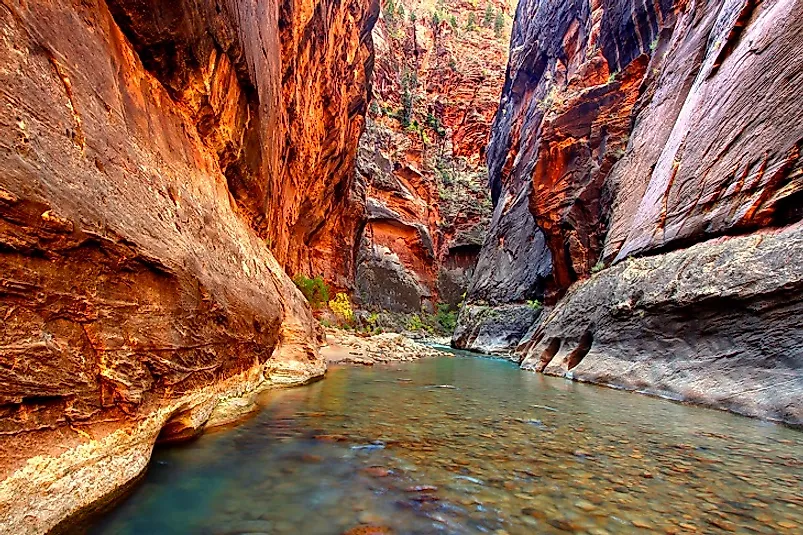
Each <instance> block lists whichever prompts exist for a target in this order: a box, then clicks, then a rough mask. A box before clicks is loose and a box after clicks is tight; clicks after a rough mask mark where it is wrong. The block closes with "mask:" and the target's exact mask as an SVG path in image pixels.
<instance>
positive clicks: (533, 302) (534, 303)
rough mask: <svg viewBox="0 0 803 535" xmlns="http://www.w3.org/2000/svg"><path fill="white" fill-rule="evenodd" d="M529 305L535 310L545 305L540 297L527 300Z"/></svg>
mask: <svg viewBox="0 0 803 535" xmlns="http://www.w3.org/2000/svg"><path fill="white" fill-rule="evenodd" d="M527 306H528V307H530V308H531V309H533V310H541V309H542V308H543V307H544V305H542V304H541V301H539V300H538V299H529V300H528V301H527Z"/></svg>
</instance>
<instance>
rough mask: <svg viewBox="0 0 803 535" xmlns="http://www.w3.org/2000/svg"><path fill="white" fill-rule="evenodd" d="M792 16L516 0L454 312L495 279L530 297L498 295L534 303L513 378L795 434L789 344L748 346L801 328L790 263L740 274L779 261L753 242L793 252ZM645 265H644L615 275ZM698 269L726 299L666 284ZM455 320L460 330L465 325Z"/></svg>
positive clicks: (799, 42) (781, 7) (795, 360)
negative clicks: (682, 403) (751, 421)
mask: <svg viewBox="0 0 803 535" xmlns="http://www.w3.org/2000/svg"><path fill="white" fill-rule="evenodd" d="M801 17H803V2H800V1H799V0H783V1H778V2H772V3H758V2H753V1H750V0H734V1H730V2H707V1H704V0H700V1H688V2H674V3H673V2H671V1H661V2H651V3H650V2H648V3H640V4H639V3H633V2H627V1H618V0H603V1H601V2H594V3H591V4H589V3H587V2H581V1H578V2H562V3H559V4H553V3H547V2H539V1H536V0H524V1H522V2H520V4H519V7H518V13H517V19H516V23H515V25H514V31H513V37H512V42H511V56H510V64H509V67H508V75H507V80H506V84H505V89H504V92H503V95H502V100H501V103H500V108H499V112H498V113H497V116H496V120H495V123H494V128H493V133H492V138H491V144H490V146H489V149H488V166H489V170H490V179H491V183H490V185H491V191H492V195H493V198H494V202H495V214H494V219H493V222H492V225H491V231H490V233H489V238H488V239H487V240H486V242H485V244H484V246H483V250H482V252H481V253H480V259H481V260H480V262H479V264H478V268H477V271H476V273H475V279H474V281H473V283H472V290H471V291H470V292H469V301H470V302H473V303H475V304H477V305H483V304H486V303H483V301H487V304H494V302H493V300H492V299H489V298H488V296H487V293H483V285H487V284H488V283H487V282H485V281H488V280H494V281H499V282H495V283H494V286H498V287H504V288H521V289H525V288H527V289H530V290H529V291H530V293H529V294H528V293H527V292H525V291H523V290H522V291H519V292H515V295H512V294H511V295H510V296H508V297H507V299H506V301H507V302H519V303H521V302H522V301H523V300H524V299H531V298H532V297H531V296H535V297H538V298H540V299H543V300H544V301H545V302H546V304H547V305H549V306H550V309H551V313H545V314H542V315H541V317H540V318H539V319H538V320H537V321H543V325H541V326H540V328H539V326H538V325H534V326H533V327H532V328H531V329H529V332H528V333H527V334H526V336H525V337H524V340H523V342H522V344H521V346H520V347H519V350H518V357H517V358H524V359H525V363H526V366H527V367H528V368H533V369H538V370H545V371H546V372H547V373H558V374H568V375H570V376H574V377H577V378H580V379H583V380H591V381H597V382H603V383H608V384H615V385H619V386H626V387H628V388H636V389H645V390H649V391H653V392H658V393H662V394H667V395H672V396H676V397H680V398H683V399H691V400H695V401H700V402H705V403H708V404H711V405H715V406H720V407H726V408H731V409H734V410H738V411H740V412H746V413H749V414H753V415H758V416H765V417H771V418H777V419H781V420H786V421H790V422H795V423H800V414H801V412H800V411H801V406H800V402H799V401H798V400H799V399H800V396H799V391H800V388H801V381H803V378H802V377H801V372H800V370H801V366H802V365H803V363H802V362H801V354H800V351H799V348H792V347H791V346H790V347H787V346H786V345H784V342H782V341H778V342H777V344H775V343H773V344H772V345H773V346H774V347H771V348H770V347H766V346H764V345H762V343H760V342H759V340H766V339H767V337H768V336H771V333H778V332H789V333H795V335H796V336H799V334H800V329H801V324H800V322H799V320H797V319H796V317H797V316H796V314H795V313H794V310H796V308H795V307H796V306H797V304H796V303H797V301H798V299H797V298H791V297H790V296H791V295H793V294H790V293H788V292H789V291H790V288H794V287H796V286H795V285H796V284H797V283H796V282H794V281H793V279H795V278H796V277H797V275H798V274H799V272H800V268H799V267H797V268H790V269H785V270H775V268H767V269H766V270H765V269H764V268H760V267H755V266H753V265H751V262H753V259H754V257H753V255H759V256H760V261H761V262H762V264H761V265H764V266H768V265H774V263H776V262H779V263H780V264H783V263H784V262H791V261H790V260H789V258H788V254H790V253H787V252H784V251H783V248H782V247H781V246H780V243H783V239H781V238H774V239H776V240H781V241H780V242H777V241H776V242H773V243H774V244H775V245H773V246H772V247H770V246H769V244H767V247H768V248H767V249H765V250H762V251H761V252H760V254H759V251H757V250H756V251H753V249H754V248H757V247H758V246H759V244H761V243H762V240H763V239H767V240H769V239H770V236H784V237H785V239H788V240H789V243H790V244H796V243H797V241H796V236H797V234H796V233H798V232H799V231H798V230H795V229H796V228H797V227H796V223H797V222H798V221H799V220H800V217H801V211H800V208H799V205H800V195H801V193H800V192H801V190H802V189H803V181H802V180H801V177H803V171H802V169H803V159H801V157H800V149H801V140H803V126H801V124H800V121H799V120H797V117H798V116H799V115H800V99H799V98H798V95H797V93H798V90H797V89H796V88H797V87H799V85H800V83H801V82H802V81H803V79H801V77H803V69H801V64H800V58H801V57H803V39H801V38H800V36H799V31H797V26H798V25H799V21H800V20H801ZM522 198H526V204H527V208H528V212H529V217H528V216H527V215H525V214H523V213H522V209H521V205H522V204H523V203H522V201H521V199H522ZM772 228H774V229H779V230H777V231H772V232H770V231H769V230H767V229H772ZM752 233H756V236H757V237H756V238H755V239H752V238H751V239H747V237H746V238H745V239H736V238H733V237H732V236H734V235H748V237H749V235H750V234H752ZM765 236H766V238H765ZM719 237H725V238H722V239H719V240H717V241H711V240H712V239H716V238H719ZM543 244H546V247H543ZM790 247H798V245H790ZM539 248H540V249H541V252H540V254H539V253H538V252H537V250H538V249H539ZM512 251H519V252H520V253H519V254H520V256H519V257H518V258H517V257H516V256H514V255H512V254H511V252H512ZM668 251H674V252H673V253H671V255H670V254H668ZM751 251H752V252H751ZM645 255H657V256H655V258H654V259H646V258H645V259H644V260H643V262H642V261H639V263H634V264H630V263H628V259H629V258H632V257H634V256H645ZM483 258H487V259H489V261H487V262H483V261H482V259H483ZM754 260H755V261H756V262H758V261H759V259H758V258H755V259H754ZM703 261H705V262H707V264H706V266H710V269H708V268H707V271H706V272H705V273H707V276H708V277H711V278H714V281H712V284H713V283H719V284H733V285H735V286H737V287H739V288H741V292H742V294H743V295H742V296H741V297H739V298H738V299H736V298H735V297H733V296H731V297H728V296H727V295H723V296H722V297H717V292H715V291H711V292H710V291H708V290H706V288H707V286H705V281H704V280H703V279H699V278H697V275H699V274H698V273H695V274H694V277H693V280H694V281H697V282H696V284H699V285H700V286H699V287H697V288H695V287H694V284H691V285H689V284H685V283H683V285H684V288H687V291H686V292H685V293H684V294H682V295H681V294H677V293H675V292H674V290H672V291H670V290H671V289H672V288H675V285H676V284H681V282H680V280H679V279H680V278H681V277H683V278H688V277H692V273H691V272H688V270H694V268H693V266H697V265H698V263H699V262H703ZM738 262H744V263H745V265H744V267H743V268H742V269H741V270H739V269H737V268H736V267H735V266H736V264H737V263H738ZM611 263H612V264H614V267H612V268H610V270H609V271H605V270H604V271H603V272H602V273H601V274H600V275H599V276H595V277H593V278H592V279H591V280H590V281H588V280H587V279H588V277H589V275H590V274H591V272H592V268H593V271H598V270H600V269H603V268H604V267H605V266H606V265H610V264H611ZM622 263H624V264H625V267H623V266H622V265H620V264H622ZM642 263H644V265H643V266H642ZM720 264H722V265H720ZM780 264H779V266H780ZM627 266H630V267H627ZM638 266H642V267H640V268H639V267H638ZM724 266H727V269H725V268H724ZM637 268H638V269H639V270H641V269H643V270H650V271H655V273H647V272H642V271H633V270H634V269H637ZM754 268H755V269H756V270H757V271H758V272H760V273H763V275H761V276H760V277H759V276H757V275H756V273H754V272H753V269H754ZM536 277H537V281H538V283H536V284H533V282H532V281H534V280H536ZM717 278H726V279H729V280H728V281H724V280H722V281H720V280H717ZM758 278H761V279H762V280H761V284H760V285H759V284H758V283H757V279H758ZM673 281H674V282H673ZM603 282H604V283H603ZM667 285H668V286H667ZM625 287H627V288H628V290H627V291H626V292H625V291H624V290H623V288H625ZM567 291H568V293H567ZM622 292H625V293H628V292H629V294H632V295H631V297H632V299H631V298H630V297H628V298H625V297H623V295H624V294H623V293H622ZM722 292H723V293H724V294H727V292H726V291H725V290H724V289H723V290H722ZM793 293H794V292H793ZM620 294H621V295H620ZM564 296H565V297H564ZM633 296H635V297H633ZM790 298H791V302H790ZM734 299H736V300H734ZM645 300H646V301H647V302H650V303H652V304H651V305H650V306H646V305H645V306H643V307H641V306H637V305H636V304H633V307H632V310H631V308H627V307H625V308H622V306H619V305H618V304H617V303H619V302H620V301H622V302H631V301H633V303H642V302H645ZM620 304H621V303H620ZM653 305H655V306H653ZM553 306H554V308H552V307H553ZM592 310H593V311H596V312H593V313H591V311H592ZM548 312H549V310H548ZM586 316H587V317H586ZM472 317H476V314H464V315H461V318H460V320H459V322H460V324H461V325H460V326H459V327H458V333H460V332H472V331H475V330H476V329H475V328H474V326H473V325H472V324H471V322H472V319H471V318H472ZM464 322H468V324H467V325H462V324H463V323H464ZM658 325H660V326H661V327H660V329H659V328H657V326H658ZM734 325H738V327H735V326H734ZM739 329H743V330H744V335H739V334H738V331H739ZM486 330H488V328H487V327H486ZM500 332H501V331H500ZM621 333H632V335H627V336H624V337H623V338H622V335H621ZM503 335H504V336H503V338H505V339H509V333H507V332H504V333H503ZM638 340H641V341H642V342H643V343H642V342H639V341H638ZM455 343H457V344H459V345H464V346H468V347H471V343H472V342H471V340H470V339H469V340H468V341H467V342H466V341H462V340H458V339H456V340H455ZM556 355H557V356H556ZM542 357H543V360H542ZM547 364H548V365H547ZM748 375H750V376H751V377H753V378H752V379H750V380H747V376H748ZM680 376H683V377H685V378H686V379H684V380H678V377H680ZM774 385H778V386H780V385H783V387H782V388H783V391H782V392H781V393H778V394H777V395H775V394H773V395H769V394H767V393H766V392H768V391H769V390H771V389H773V388H775V386H774ZM759 392H764V394H760V393H759ZM787 393H789V396H787V395H786V394H787Z"/></svg>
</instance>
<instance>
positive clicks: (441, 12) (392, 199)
mask: <svg viewBox="0 0 803 535" xmlns="http://www.w3.org/2000/svg"><path fill="white" fill-rule="evenodd" d="M510 12H511V8H510V5H509V4H508V2H507V0H493V1H492V2H485V3H483V2H470V1H468V0H440V1H438V2H434V1H430V0H387V1H385V2H384V3H383V6H382V14H381V17H380V20H379V22H378V24H377V25H376V28H375V29H374V43H375V46H376V62H375V78H374V100H373V101H372V103H371V106H370V108H369V118H368V126H367V129H366V132H365V134H364V135H363V138H362V140H361V142H360V150H359V154H358V158H357V181H356V188H355V191H357V192H358V195H361V196H362V197H363V198H364V199H365V204H366V207H367V210H366V220H365V221H364V223H363V226H362V227H361V229H360V230H359V232H358V233H357V235H356V236H355V239H356V244H355V255H356V258H357V264H356V265H357V270H356V277H355V278H356V292H355V298H356V301H357V302H358V304H359V305H360V306H361V307H362V308H365V309H369V310H374V311H380V310H384V311H390V312H400V313H408V314H414V313H420V312H421V311H422V310H424V311H428V312H432V311H434V310H435V308H436V306H437V305H438V304H441V303H442V304H445V305H449V306H450V307H452V308H456V306H457V305H458V304H459V303H460V302H461V301H462V299H463V294H464V293H465V291H466V288H467V286H468V282H469V280H470V277H471V273H472V272H473V269H474V265H475V263H476V259H477V254H478V252H479V249H480V246H481V245H482V240H483V237H484V234H485V232H486V230H487V227H488V222H489V219H490V213H491V202H490V198H489V197H488V193H487V189H486V188H485V182H486V168H485V158H484V151H485V146H486V144H487V141H488V137H489V135H490V124H491V121H492V119H493V115H494V113H495V111H496V107H497V103H498V99H499V92H500V91H501V90H502V85H503V83H504V68H505V63H506V57H507V46H508V40H509V36H510V28H511V25H512V17H511V16H510Z"/></svg>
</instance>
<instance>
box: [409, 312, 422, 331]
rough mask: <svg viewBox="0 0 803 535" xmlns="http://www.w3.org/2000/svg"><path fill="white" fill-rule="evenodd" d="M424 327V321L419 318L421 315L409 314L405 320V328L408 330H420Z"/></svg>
mask: <svg viewBox="0 0 803 535" xmlns="http://www.w3.org/2000/svg"><path fill="white" fill-rule="evenodd" d="M423 328H424V322H423V321H422V320H421V316H419V315H418V314H413V315H412V316H410V319H409V320H407V330H408V331H420V330H422V329H423Z"/></svg>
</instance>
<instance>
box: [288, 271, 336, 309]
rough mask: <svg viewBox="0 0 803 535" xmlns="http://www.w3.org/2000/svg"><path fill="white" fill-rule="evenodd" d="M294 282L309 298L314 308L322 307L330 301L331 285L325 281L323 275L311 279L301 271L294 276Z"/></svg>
mask: <svg viewBox="0 0 803 535" xmlns="http://www.w3.org/2000/svg"><path fill="white" fill-rule="evenodd" d="M293 282H294V283H295V285H296V286H298V289H299V290H301V293H302V294H304V297H306V298H307V301H309V304H310V306H311V307H312V308H321V306H323V305H324V304H326V303H327V302H328V301H329V285H328V284H326V282H324V280H323V277H322V276H320V275H318V276H317V277H315V278H314V279H310V278H308V277H307V276H306V275H303V274H301V273H299V274H298V275H296V276H295V277H293Z"/></svg>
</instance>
